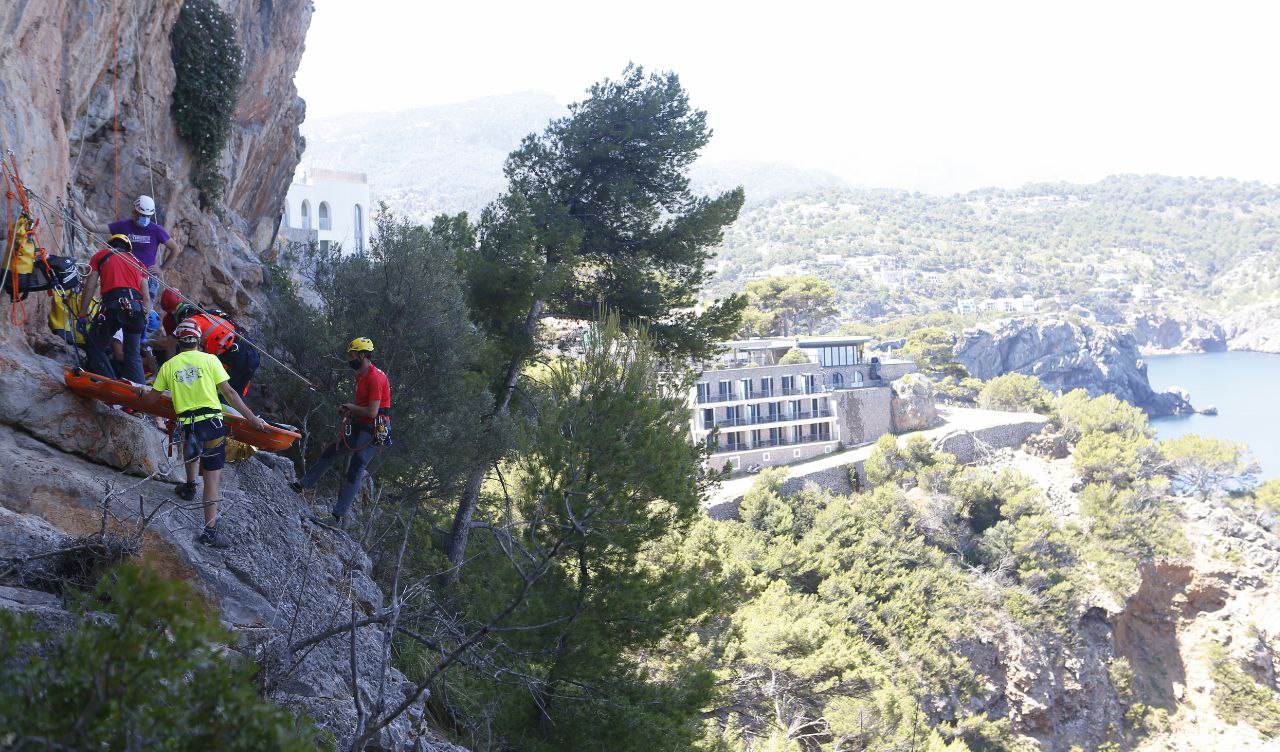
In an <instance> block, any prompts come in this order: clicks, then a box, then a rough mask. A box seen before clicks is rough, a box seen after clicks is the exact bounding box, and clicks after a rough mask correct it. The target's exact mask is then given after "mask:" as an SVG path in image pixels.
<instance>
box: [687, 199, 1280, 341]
mask: <svg viewBox="0 0 1280 752" xmlns="http://www.w3.org/2000/svg"><path fill="white" fill-rule="evenodd" d="M1278 215H1280V188H1276V187H1275V186H1269V185H1264V184H1261V183H1249V182H1241V181H1238V180H1228V179H1204V178H1172V177H1164V176H1138V175H1122V176H1115V177H1110V178H1107V179H1106V180H1103V181H1100V182H1098V183H1093V184H1089V185H1073V184H1067V183H1053V184H1037V185H1028V186H1025V187H1023V188H1020V189H1016V190H1004V189H995V188H993V189H985V190H979V191H973V192H971V193H967V194H957V195H953V196H930V195H925V194H920V193H907V192H904V191H890V190H868V189H855V188H830V189H821V190H815V191H810V192H807V193H801V194H795V195H790V196H786V197H783V198H779V199H777V200H774V201H772V202H769V203H767V204H765V205H760V206H756V207H753V208H749V209H748V210H747V211H745V212H744V213H743V215H742V216H741V217H740V218H739V220H738V221H737V222H736V223H735V224H734V226H733V227H732V228H731V229H730V231H729V232H728V233H727V235H726V238H725V243H724V245H723V247H722V248H721V249H720V252H719V253H720V255H719V264H720V271H719V274H718V275H717V277H716V279H715V280H714V281H713V285H712V291H713V292H715V293H723V292H727V291H732V290H740V289H742V288H743V287H744V286H745V285H746V283H747V281H749V280H751V279H755V278H759V277H762V276H786V275H791V274H801V273H818V274H820V275H821V276H822V277H823V278H824V279H826V280H828V281H830V282H831V283H832V284H833V285H834V286H835V287H836V289H837V291H838V292H839V293H840V294H841V300H840V304H841V305H840V308H841V309H842V311H844V312H845V313H846V314H847V315H848V316H849V317H853V318H862V319H865V318H874V317H877V316H881V315H886V314H888V315H892V314H901V313H919V312H927V311H931V310H937V309H940V308H944V307H951V306H954V305H955V304H956V302H957V301H958V300H961V299H965V298H977V299H982V298H987V297H997V298H998V297H1018V296H1022V295H1031V296H1032V297H1033V298H1036V299H1037V301H1038V303H1039V307H1040V309H1041V310H1045V309H1046V308H1049V309H1053V308H1056V307H1064V308H1069V307H1070V306H1072V305H1074V304H1084V305H1086V306H1091V307H1094V308H1098V309H1101V310H1102V312H1104V313H1106V312H1110V309H1113V308H1117V309H1120V310H1125V309H1128V308H1131V307H1134V306H1140V305H1155V304H1157V303H1164V302H1175V301H1176V302H1177V303H1179V304H1188V303H1189V304H1193V305H1197V306H1200V307H1203V308H1205V309H1206V310H1208V311H1210V312H1212V313H1218V314H1221V313H1225V312H1229V311H1232V310H1235V309H1238V308H1240V307H1243V306H1245V305H1248V304H1250V303H1254V302H1257V301H1259V300H1262V299H1265V298H1266V297H1267V296H1268V295H1269V294H1271V293H1273V292H1274V291H1275V289H1276V284H1277V283H1276V269H1277V261H1276V255H1275V252H1274V251H1275V247H1276V240H1277V238H1278V237H1280V226H1278V224H1277V216H1278ZM871 256H882V257H883V258H880V259H873V260H866V259H865V257H871ZM835 257H838V258H835ZM857 257H864V261H863V263H862V265H861V266H859V265H858V263H857V262H856V261H853V259H856V258H857ZM875 269H881V270H883V272H882V273H881V274H880V276H879V278H877V274H876V272H875V271H874V270H875ZM1134 285H1140V286H1145V287H1139V288H1137V289H1136V290H1135V288H1134V287H1133V286H1134Z"/></svg>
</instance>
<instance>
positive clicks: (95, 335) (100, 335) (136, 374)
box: [87, 288, 147, 384]
mask: <svg viewBox="0 0 1280 752" xmlns="http://www.w3.org/2000/svg"><path fill="white" fill-rule="evenodd" d="M129 293H130V291H129V290H128V288H124V289H116V290H108V291H107V292H106V293H105V294H104V295H103V296H102V297H103V301H102V308H101V309H100V310H99V311H98V315H97V317H96V318H94V320H93V323H92V324H91V325H90V327H89V341H88V343H87V345H88V348H87V349H88V350H89V370H90V371H93V372H94V373H96V374H98V375H99V376H115V377H117V378H122V379H128V380H129V381H132V382H133V383H135V384H143V383H145V382H146V376H144V375H143V373H142V352H141V347H142V333H143V332H145V331H146V329H147V319H146V318H145V315H144V313H143V311H142V301H141V300H139V299H137V298H134V297H132V296H131V295H130V294H129ZM121 329H123V330H124V369H123V372H122V373H115V371H114V369H113V368H112V367H111V358H110V355H108V353H110V352H111V340H112V339H113V338H114V337H115V335H116V332H118V331H120V330H121Z"/></svg>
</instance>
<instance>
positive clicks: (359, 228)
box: [351, 204, 364, 253]
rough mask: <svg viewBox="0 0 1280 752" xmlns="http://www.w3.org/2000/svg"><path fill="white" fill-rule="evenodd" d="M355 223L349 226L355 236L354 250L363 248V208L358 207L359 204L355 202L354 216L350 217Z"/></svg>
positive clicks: (358, 250) (357, 250)
mask: <svg viewBox="0 0 1280 752" xmlns="http://www.w3.org/2000/svg"><path fill="white" fill-rule="evenodd" d="M352 219H354V220H355V224H354V225H352V226H351V234H352V235H354V236H355V244H356V252H357V253H359V252H360V251H363V250H364V210H363V209H361V208H360V204H356V210H355V216H354V217H353V218H352Z"/></svg>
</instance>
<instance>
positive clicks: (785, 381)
mask: <svg viewBox="0 0 1280 752" xmlns="http://www.w3.org/2000/svg"><path fill="white" fill-rule="evenodd" d="M795 388H796V377H795V376H783V377H782V393H783V394H791V392H792V391H794V390H795Z"/></svg>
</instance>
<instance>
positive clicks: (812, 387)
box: [804, 373, 818, 394]
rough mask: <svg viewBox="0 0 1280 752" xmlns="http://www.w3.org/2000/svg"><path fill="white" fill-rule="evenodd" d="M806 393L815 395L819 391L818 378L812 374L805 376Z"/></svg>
mask: <svg viewBox="0 0 1280 752" xmlns="http://www.w3.org/2000/svg"><path fill="white" fill-rule="evenodd" d="M804 391H805V394H813V393H814V392H816V391H818V377H817V376H814V375H813V374H811V373H806V374H805V375H804Z"/></svg>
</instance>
